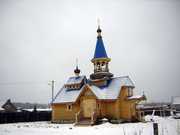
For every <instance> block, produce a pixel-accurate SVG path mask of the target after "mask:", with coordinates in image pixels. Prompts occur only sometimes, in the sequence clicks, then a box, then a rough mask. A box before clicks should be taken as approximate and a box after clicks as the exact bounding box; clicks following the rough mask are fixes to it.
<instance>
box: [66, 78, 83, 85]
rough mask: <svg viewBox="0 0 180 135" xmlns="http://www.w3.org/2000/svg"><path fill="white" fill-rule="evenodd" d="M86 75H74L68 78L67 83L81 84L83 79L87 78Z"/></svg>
mask: <svg viewBox="0 0 180 135" xmlns="http://www.w3.org/2000/svg"><path fill="white" fill-rule="evenodd" d="M85 77H86V76H78V77H77V76H73V77H70V78H69V79H68V81H67V82H66V85H71V84H79V83H81V82H82V81H83V79H84V78H85Z"/></svg>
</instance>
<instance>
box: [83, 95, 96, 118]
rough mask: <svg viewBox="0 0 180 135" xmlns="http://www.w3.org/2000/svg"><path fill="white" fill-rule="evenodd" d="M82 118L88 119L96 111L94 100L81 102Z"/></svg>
mask: <svg viewBox="0 0 180 135" xmlns="http://www.w3.org/2000/svg"><path fill="white" fill-rule="evenodd" d="M82 109H83V116H84V117H85V118H90V117H91V115H92V114H93V112H94V111H95V110H96V99H93V98H92V99H83V101H82Z"/></svg>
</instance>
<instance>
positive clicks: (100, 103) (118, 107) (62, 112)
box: [51, 26, 145, 124]
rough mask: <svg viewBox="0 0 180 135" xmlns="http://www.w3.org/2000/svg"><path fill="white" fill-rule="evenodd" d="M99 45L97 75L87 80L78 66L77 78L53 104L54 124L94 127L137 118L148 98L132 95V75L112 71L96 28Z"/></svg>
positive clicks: (93, 74)
mask: <svg viewBox="0 0 180 135" xmlns="http://www.w3.org/2000/svg"><path fill="white" fill-rule="evenodd" d="M97 34H98V35H97V42H96V48H95V52H94V57H93V59H92V60H91V62H92V63H93V65H94V70H93V71H94V72H93V73H92V74H91V75H90V77H89V78H87V77H86V76H85V75H80V70H79V69H78V66H77V67H76V69H75V70H74V73H75V76H72V77H70V78H69V79H68V80H67V82H66V83H65V84H64V85H63V86H62V88H61V89H60V90H59V92H58V93H57V94H56V96H55V97H54V99H53V101H52V104H51V106H52V122H57V123H73V122H75V123H76V124H78V123H81V122H83V121H86V122H89V124H95V123H96V121H97V120H99V119H103V118H106V119H108V120H117V121H122V120H124V121H133V120H136V119H138V115H137V113H136V104H137V103H139V102H140V101H141V100H145V96H144V95H142V96H135V95H133V89H134V87H135V86H134V84H133V82H132V80H131V79H130V78H129V76H120V77H114V76H113V74H112V73H111V72H110V71H109V62H110V61H111V59H110V58H109V57H108V56H107V53H106V50H105V47H104V43H103V40H102V36H101V29H100V26H98V29H97Z"/></svg>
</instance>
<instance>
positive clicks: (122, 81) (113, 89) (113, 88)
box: [90, 76, 134, 99]
mask: <svg viewBox="0 0 180 135" xmlns="http://www.w3.org/2000/svg"><path fill="white" fill-rule="evenodd" d="M122 86H131V87H134V84H133V82H132V81H131V79H130V78H129V77H128V76H123V77H117V78H112V80H110V82H109V85H108V86H107V87H104V88H99V87H97V86H95V85H91V86H90V88H91V90H92V91H93V92H94V94H95V95H96V96H97V97H98V99H117V98H118V95H119V93H120V90H121V87H122Z"/></svg>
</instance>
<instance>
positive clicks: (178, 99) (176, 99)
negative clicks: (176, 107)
mask: <svg viewBox="0 0 180 135" xmlns="http://www.w3.org/2000/svg"><path fill="white" fill-rule="evenodd" d="M172 104H180V96H177V97H173V99H172Z"/></svg>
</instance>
